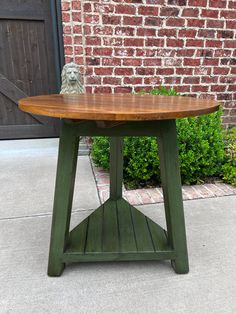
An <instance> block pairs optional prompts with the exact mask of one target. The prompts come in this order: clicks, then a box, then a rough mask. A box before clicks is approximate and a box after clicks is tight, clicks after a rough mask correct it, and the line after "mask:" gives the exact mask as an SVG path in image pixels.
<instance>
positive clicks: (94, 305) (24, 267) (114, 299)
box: [0, 195, 236, 314]
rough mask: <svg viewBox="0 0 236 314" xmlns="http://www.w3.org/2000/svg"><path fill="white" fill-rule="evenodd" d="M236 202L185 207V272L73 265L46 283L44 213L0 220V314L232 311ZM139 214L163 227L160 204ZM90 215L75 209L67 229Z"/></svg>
mask: <svg viewBox="0 0 236 314" xmlns="http://www.w3.org/2000/svg"><path fill="white" fill-rule="evenodd" d="M91 197H92V195H91ZM235 202H236V197H235V196H228V197H222V198H215V199H205V200H194V201H186V202H185V215H186V225H187V235H188V247H189V259H190V273H189V274H187V275H176V274H175V273H174V272H173V270H172V269H171V267H170V263H169V262H122V263H89V264H73V265H69V266H68V267H67V268H66V270H65V272H64V274H63V275H62V276H61V277H60V278H49V277H47V275H46V268H47V258H48V246H49V235H50V223H51V216H50V215H43V214H42V215H41V216H32V217H23V218H11V219H6V218H5V219H1V220H0V230H1V236H0V260H1V271H0V281H1V287H0V295H1V298H0V313H17V314H18V313H40V314H41V313H53V314H54V313H72V314H73V313H111V312H114V313H179V314H180V313H184V314H185V313H199V314H200V313H201V314H202V313H206V314H207V313H219V314H222V313H226V314H230V313H235V312H236V299H235V292H236V269H235V264H236V246H235V242H236V232H235V218H236V209H235ZM139 209H140V210H141V211H143V212H144V213H145V214H147V215H148V216H150V217H151V218H152V219H154V220H155V221H157V222H159V223H161V224H163V217H164V215H163V208H162V205H160V204H158V205H146V206H142V207H139ZM89 213H90V211H78V212H75V213H74V214H73V222H74V223H73V224H75V222H76V221H77V222H78V221H81V220H83V219H84V218H85V217H86V216H87V215H88V214H89Z"/></svg>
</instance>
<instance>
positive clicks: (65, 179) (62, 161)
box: [48, 124, 79, 276]
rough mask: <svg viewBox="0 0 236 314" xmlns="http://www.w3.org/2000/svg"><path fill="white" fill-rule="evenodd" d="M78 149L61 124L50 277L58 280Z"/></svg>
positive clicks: (75, 139)
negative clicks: (56, 277)
mask: <svg viewBox="0 0 236 314" xmlns="http://www.w3.org/2000/svg"><path fill="white" fill-rule="evenodd" d="M78 145H79V137H78V136H76V135H75V134H74V132H73V125H69V124H63V125H62V132H61V137H60V144H59V153H58V164H57V177H56V187H55V196H54V207H53V217H52V229H51V243H50V252H49V264H48V275H49V276H60V275H61V273H62V272H63V269H64V263H63V261H62V254H63V252H64V248H65V246H66V242H67V240H68V236H69V225H70V216H71V207H72V200H73V191H74V181H75V173H76V165H77V157H78Z"/></svg>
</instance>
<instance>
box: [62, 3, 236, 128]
mask: <svg viewBox="0 0 236 314" xmlns="http://www.w3.org/2000/svg"><path fill="white" fill-rule="evenodd" d="M62 10H63V21H64V41H65V54H66V61H67V62H69V61H75V62H76V63H78V64H79V65H81V69H82V71H83V73H84V74H85V85H86V89H87V92H93V93H100V92H103V93H112V92H115V93H117V92H122V93H124V92H127V93H130V92H134V91H139V90H142V89H145V90H149V89H150V88H152V87H154V86H157V85H160V84H162V85H165V86H170V87H172V86H173V87H175V89H177V90H178V91H179V92H181V93H185V94H189V95H193V96H196V97H200V98H212V99H217V100H219V101H220V102H222V103H223V105H224V108H225V111H224V122H225V124H226V125H227V126H232V125H234V124H236V105H235V103H236V49H235V48H236V32H235V30H236V1H234V0H114V1H112V0H97V1H95V0H90V1H86V0H83V1H81V0H77V1H73V0H72V1H69V0H62Z"/></svg>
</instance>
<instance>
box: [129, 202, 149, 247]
mask: <svg viewBox="0 0 236 314" xmlns="http://www.w3.org/2000/svg"><path fill="white" fill-rule="evenodd" d="M130 209H131V216H132V220H133V226H134V232H135V238H136V243H137V249H138V251H142V252H143V251H147V252H154V250H155V249H154V247H153V243H152V238H151V235H150V232H149V228H148V225H147V221H146V216H145V215H144V214H142V213H141V212H140V211H139V210H137V209H136V208H134V207H133V206H130Z"/></svg>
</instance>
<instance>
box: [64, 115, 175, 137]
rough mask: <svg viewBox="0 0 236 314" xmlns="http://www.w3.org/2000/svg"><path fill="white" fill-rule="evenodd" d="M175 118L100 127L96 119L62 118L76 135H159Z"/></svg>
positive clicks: (115, 123)
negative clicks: (77, 119)
mask: <svg viewBox="0 0 236 314" xmlns="http://www.w3.org/2000/svg"><path fill="white" fill-rule="evenodd" d="M174 121H175V120H157V121H129V122H124V123H123V122H120V123H119V122H114V125H111V126H107V127H101V126H100V125H99V123H97V122H96V121H87V120H83V121H78V122H77V121H76V120H67V119H62V123H65V124H67V125H68V124H70V125H71V126H72V127H73V133H74V134H75V135H77V136H160V135H161V134H162V133H163V132H166V131H167V129H168V127H169V125H170V124H172V123H173V122H174Z"/></svg>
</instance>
